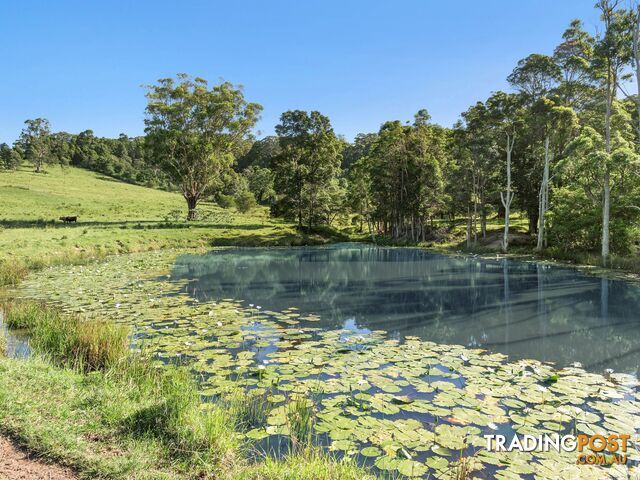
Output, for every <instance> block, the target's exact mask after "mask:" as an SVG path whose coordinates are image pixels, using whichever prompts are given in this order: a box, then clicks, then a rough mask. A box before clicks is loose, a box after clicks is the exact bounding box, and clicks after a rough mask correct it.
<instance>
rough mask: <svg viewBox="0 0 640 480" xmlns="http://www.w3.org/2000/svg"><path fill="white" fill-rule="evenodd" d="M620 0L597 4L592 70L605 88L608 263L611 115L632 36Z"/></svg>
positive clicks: (606, 242)
mask: <svg viewBox="0 0 640 480" xmlns="http://www.w3.org/2000/svg"><path fill="white" fill-rule="evenodd" d="M619 4H620V1H619V0H599V1H598V2H597V3H596V8H598V9H599V10H600V14H601V15H600V18H601V20H602V22H603V24H604V33H603V35H602V36H601V38H599V39H598V41H597V43H596V48H595V51H594V61H593V66H594V73H595V75H596V76H597V77H598V78H599V79H600V80H601V83H602V87H603V90H604V100H605V113H604V148H605V155H604V156H603V170H604V173H603V182H602V184H603V186H602V242H601V243H602V245H601V246H602V249H601V255H602V262H603V264H605V265H606V264H607V262H608V259H609V253H610V241H611V240H610V236H609V223H610V213H611V165H610V164H611V115H612V110H613V103H614V101H615V99H616V94H617V91H618V88H619V86H620V81H621V80H622V76H623V69H624V67H625V65H627V64H628V63H629V61H630V56H631V46H632V40H631V38H630V35H632V34H631V29H630V28H629V22H630V20H631V17H630V15H629V12H625V11H624V10H621V9H618V5H619Z"/></svg>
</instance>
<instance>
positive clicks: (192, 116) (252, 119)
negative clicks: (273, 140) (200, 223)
mask: <svg viewBox="0 0 640 480" xmlns="http://www.w3.org/2000/svg"><path fill="white" fill-rule="evenodd" d="M146 96H147V101H148V103H147V108H146V118H145V126H146V128H145V132H146V133H147V138H146V142H145V146H146V147H147V148H148V151H149V154H150V155H149V157H150V158H151V159H152V161H153V162H155V163H156V164H157V165H158V166H160V168H161V169H162V170H163V171H164V172H166V174H167V175H168V176H169V178H170V179H171V181H172V182H173V183H174V184H175V185H176V186H177V187H178V188H179V189H180V191H181V193H182V195H183V197H184V199H185V200H186V202H187V207H188V213H187V220H194V219H195V218H196V207H197V205H198V202H199V201H200V200H201V199H202V197H203V196H204V195H205V193H212V192H213V191H215V190H217V189H220V188H221V187H222V182H223V178H224V176H225V174H226V173H227V172H228V171H229V170H230V169H231V167H232V164H233V161H234V155H237V154H238V153H239V151H240V150H241V149H242V147H245V146H246V143H245V142H246V140H247V138H248V137H250V135H251V129H252V127H253V126H254V125H255V123H256V121H257V120H258V118H259V114H260V111H261V110H262V107H261V106H260V105H258V104H257V103H249V102H247V101H246V100H245V98H244V94H243V92H242V89H241V88H240V87H238V86H234V85H232V84H231V83H229V82H222V83H220V84H219V85H214V86H213V87H211V88H209V85H208V83H207V81H206V80H204V79H202V78H198V77H196V78H193V79H192V78H191V77H189V76H188V75H186V74H179V75H178V76H177V78H175V79H174V78H162V79H160V80H158V83H157V84H156V85H150V86H148V92H147V95H146Z"/></svg>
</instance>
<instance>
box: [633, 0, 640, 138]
mask: <svg viewBox="0 0 640 480" xmlns="http://www.w3.org/2000/svg"><path fill="white" fill-rule="evenodd" d="M633 68H634V70H635V74H636V87H637V93H636V98H635V102H636V111H637V112H638V123H637V125H636V129H637V131H638V135H640V3H638V4H637V5H636V22H635V24H634V25H633Z"/></svg>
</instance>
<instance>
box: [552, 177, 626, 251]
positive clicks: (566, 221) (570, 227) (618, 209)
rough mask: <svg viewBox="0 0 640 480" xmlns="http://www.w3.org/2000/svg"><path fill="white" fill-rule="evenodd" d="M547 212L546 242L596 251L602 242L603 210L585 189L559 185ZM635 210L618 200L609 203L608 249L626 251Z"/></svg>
mask: <svg viewBox="0 0 640 480" xmlns="http://www.w3.org/2000/svg"><path fill="white" fill-rule="evenodd" d="M554 193H555V198H554V201H553V205H552V210H551V211H550V212H549V216H548V219H549V237H548V238H549V246H551V247H555V248H556V249H561V250H566V251H569V252H575V251H583V252H599V251H600V245H601V242H602V210H601V207H600V205H594V204H593V202H592V201H590V200H589V199H588V198H587V197H586V195H585V194H584V192H582V191H580V190H570V189H568V188H560V189H558V190H556V191H555V192H554ZM637 216H638V213H637V211H636V210H635V209H631V208H627V207H625V206H624V205H623V204H621V203H620V202H619V201H613V202H612V204H611V215H610V218H611V221H610V223H609V232H610V239H611V252H612V253H614V254H617V255H626V254H629V253H630V252H631V250H632V246H633V237H634V234H633V229H632V226H633V225H635V224H636V221H637Z"/></svg>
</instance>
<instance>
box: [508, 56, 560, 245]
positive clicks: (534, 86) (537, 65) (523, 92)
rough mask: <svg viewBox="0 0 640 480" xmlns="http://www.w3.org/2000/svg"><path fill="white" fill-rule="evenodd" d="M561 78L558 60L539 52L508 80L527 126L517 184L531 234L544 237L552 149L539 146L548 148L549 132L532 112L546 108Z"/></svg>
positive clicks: (521, 64) (522, 144)
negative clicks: (543, 207)
mask: <svg viewBox="0 0 640 480" xmlns="http://www.w3.org/2000/svg"><path fill="white" fill-rule="evenodd" d="M561 79H562V70H561V68H560V67H559V66H558V65H557V64H556V62H555V61H554V59H553V58H552V57H549V56H547V55H542V54H537V53H535V54H531V55H529V56H528V57H526V58H524V59H522V60H520V61H519V62H518V65H517V66H516V67H515V68H514V70H513V72H512V73H511V74H510V75H509V76H508V77H507V80H508V81H509V83H510V84H511V85H512V86H513V87H515V88H516V89H517V90H518V92H519V95H520V98H521V100H522V106H523V108H524V111H525V115H524V116H525V119H526V120H525V121H526V123H527V125H526V127H525V128H524V131H523V135H521V136H520V138H521V142H520V145H521V159H520V160H521V161H520V162H519V168H518V170H519V172H518V178H517V182H516V183H517V186H518V190H520V192H521V197H522V198H521V202H522V203H523V206H525V209H526V210H527V216H528V217H529V231H530V232H531V233H533V232H535V231H538V235H540V232H539V226H540V222H541V220H540V211H541V205H540V192H541V191H542V190H544V191H546V185H547V180H548V177H546V176H545V175H546V174H545V171H546V170H545V165H546V166H548V160H549V157H548V148H546V149H544V150H541V149H540V148H539V145H540V144H545V145H547V147H548V142H547V140H548V137H547V134H548V133H549V132H548V131H547V130H546V129H545V121H544V120H543V121H542V124H541V119H540V118H538V117H537V115H535V114H531V112H532V109H533V107H534V106H535V105H538V106H539V105H543V104H544V99H546V98H547V97H549V96H552V95H553V94H554V92H555V90H556V88H557V87H558V85H559V82H560V81H561ZM540 102H542V103H540ZM541 151H542V152H544V153H543V154H542V155H540V152H541ZM540 156H542V157H543V158H542V161H541V159H540ZM541 167H542V168H541ZM540 171H541V173H542V181H541V182H540V183H538V179H537V178H536V177H537V175H538V173H539V172H540ZM532 182H535V184H536V185H540V188H541V189H542V190H539V189H538V188H532ZM543 184H544V185H543ZM525 192H526V193H525ZM536 223H537V225H536Z"/></svg>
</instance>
